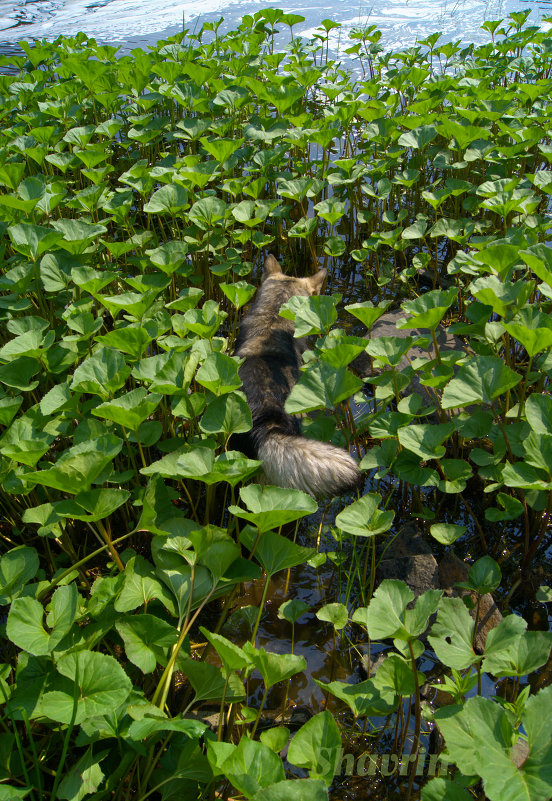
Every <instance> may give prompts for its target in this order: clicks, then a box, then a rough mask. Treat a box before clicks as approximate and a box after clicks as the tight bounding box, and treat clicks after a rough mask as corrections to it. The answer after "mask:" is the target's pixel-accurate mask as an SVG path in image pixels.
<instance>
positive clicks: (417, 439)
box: [398, 423, 454, 460]
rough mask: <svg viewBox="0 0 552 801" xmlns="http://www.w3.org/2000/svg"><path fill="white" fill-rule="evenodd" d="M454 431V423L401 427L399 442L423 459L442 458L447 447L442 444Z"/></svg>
mask: <svg viewBox="0 0 552 801" xmlns="http://www.w3.org/2000/svg"><path fill="white" fill-rule="evenodd" d="M453 431H454V425H453V424H452V423H422V424H419V425H413V424H412V423H411V424H410V425H408V426H404V427H402V428H399V430H398V437H399V442H400V443H401V445H402V446H403V448H407V449H408V450H409V451H412V453H415V454H416V455H417V456H419V457H420V458H421V459H424V460H425V459H441V458H442V457H443V456H444V455H445V453H446V448H445V447H444V446H443V445H441V443H442V442H444V440H446V439H448V437H449V436H450V435H451V434H452V432H453Z"/></svg>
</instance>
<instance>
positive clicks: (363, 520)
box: [335, 493, 395, 537]
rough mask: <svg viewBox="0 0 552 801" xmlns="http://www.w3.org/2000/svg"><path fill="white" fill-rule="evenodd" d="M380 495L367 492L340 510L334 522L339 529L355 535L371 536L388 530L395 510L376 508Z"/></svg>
mask: <svg viewBox="0 0 552 801" xmlns="http://www.w3.org/2000/svg"><path fill="white" fill-rule="evenodd" d="M380 501H381V495H379V494H377V493H367V494H366V495H363V496H362V498H360V499H359V500H358V501H354V502H353V503H352V504H350V505H349V506H347V507H346V508H345V509H344V510H343V511H342V512H340V513H339V514H338V515H337V517H336V519H335V522H336V524H337V525H338V526H339V528H340V529H342V530H343V531H346V532H347V533H348V534H352V535H353V536H356V537H373V536H375V535H376V534H381V533H382V532H384V531H388V530H389V528H390V527H391V524H392V523H393V518H394V517H395V512H384V511H381V510H379V509H378V506H379V503H380Z"/></svg>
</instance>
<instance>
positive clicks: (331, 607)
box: [307, 603, 349, 631]
mask: <svg viewBox="0 0 552 801" xmlns="http://www.w3.org/2000/svg"><path fill="white" fill-rule="evenodd" d="M307 608H308V607H307ZM316 617H317V618H318V620H323V621H324V622H326V623H331V624H332V626H333V627H334V629H335V630H336V631H339V630H340V629H343V628H345V626H346V625H347V623H348V622H349V612H348V611H347V607H346V606H345V605H344V604H340V603H332V604H324V606H322V607H320V609H319V610H318V612H317V613H316Z"/></svg>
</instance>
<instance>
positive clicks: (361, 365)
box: [351, 309, 470, 403]
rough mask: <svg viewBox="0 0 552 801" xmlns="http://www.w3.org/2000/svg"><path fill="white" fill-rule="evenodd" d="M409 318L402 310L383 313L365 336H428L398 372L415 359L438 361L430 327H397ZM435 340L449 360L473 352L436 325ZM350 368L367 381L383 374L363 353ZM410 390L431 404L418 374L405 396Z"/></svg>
mask: <svg viewBox="0 0 552 801" xmlns="http://www.w3.org/2000/svg"><path fill="white" fill-rule="evenodd" d="M407 317H408V315H407V314H406V312H404V311H403V310H402V309H397V310H395V311H391V312H386V314H383V315H382V316H381V317H380V318H379V319H378V320H376V322H375V323H374V325H373V326H372V328H371V330H370V332H369V333H367V334H365V339H377V338H379V337H400V338H401V339H405V338H406V337H425V338H426V339H427V340H428V344H427V346H423V345H414V346H413V347H412V348H410V350H409V351H408V353H407V354H405V355H404V356H403V357H402V359H401V361H400V362H399V364H398V366H397V367H396V370H397V371H399V372H400V371H401V370H405V369H406V368H408V367H409V366H410V365H411V363H412V362H414V361H415V360H416V359H424V360H427V361H434V360H435V359H436V358H437V353H436V351H435V345H434V343H433V339H432V336H431V331H430V330H429V329H428V328H414V327H412V328H411V327H408V328H397V322H398V321H399V320H404V319H406V318H407ZM435 338H436V340H437V346H438V348H439V353H440V354H441V357H445V358H447V359H448V357H451V356H453V355H454V354H455V353H458V358H462V357H463V356H465V355H466V354H467V353H469V352H470V351H469V349H468V347H467V345H466V344H465V343H464V342H463V341H462V340H461V339H460V338H459V337H457V336H454V334H450V333H449V332H448V330H447V329H446V328H445V327H444V326H441V325H439V326H437V329H436V331H435ZM351 367H353V368H354V369H355V370H356V371H357V372H358V373H359V374H360V375H362V376H363V377H364V378H371V377H374V376H377V375H379V374H380V373H381V372H382V369H381V368H375V367H374V366H373V360H372V358H371V357H370V355H369V354H368V353H361V354H360V355H359V356H357V358H356V359H354V360H353V362H352V363H351ZM410 391H413V392H417V393H418V394H420V395H422V397H423V401H424V403H428V402H431V401H432V395H431V393H430V392H428V390H427V389H426V388H425V387H424V386H423V385H422V384H421V383H420V379H419V377H418V376H417V375H416V374H414V375H413V376H412V380H411V382H410V385H409V387H407V390H406V391H403V394H409V392H410Z"/></svg>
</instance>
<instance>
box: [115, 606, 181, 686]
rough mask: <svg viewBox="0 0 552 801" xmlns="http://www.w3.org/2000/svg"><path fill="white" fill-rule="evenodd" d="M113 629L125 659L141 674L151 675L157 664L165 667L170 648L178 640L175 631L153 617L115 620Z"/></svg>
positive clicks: (140, 616) (141, 615)
mask: <svg viewBox="0 0 552 801" xmlns="http://www.w3.org/2000/svg"><path fill="white" fill-rule="evenodd" d="M115 627H116V629H117V631H118V632H119V634H120V636H121V638H122V640H123V642H124V644H125V653H126V655H127V657H128V658H129V660H130V661H131V662H132V663H133V664H134V665H136V666H137V667H139V668H140V670H141V671H142V673H153V671H154V670H155V668H156V667H157V665H158V664H160V665H166V664H167V659H168V656H169V653H170V648H172V646H173V645H174V644H175V643H176V641H177V639H178V632H177V630H176V629H175V628H174V627H173V626H171V625H169V623H166V622H165V621H164V620H161V619H160V618H158V617H156V616H155V615H147V614H143V613H142V614H140V615H132V616H129V617H126V618H123V619H122V620H117V621H116V623H115Z"/></svg>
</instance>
